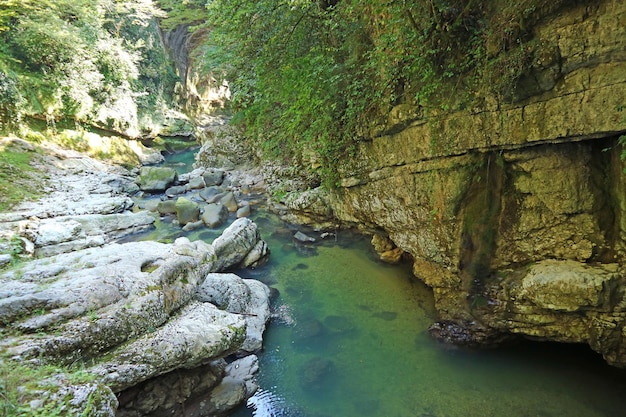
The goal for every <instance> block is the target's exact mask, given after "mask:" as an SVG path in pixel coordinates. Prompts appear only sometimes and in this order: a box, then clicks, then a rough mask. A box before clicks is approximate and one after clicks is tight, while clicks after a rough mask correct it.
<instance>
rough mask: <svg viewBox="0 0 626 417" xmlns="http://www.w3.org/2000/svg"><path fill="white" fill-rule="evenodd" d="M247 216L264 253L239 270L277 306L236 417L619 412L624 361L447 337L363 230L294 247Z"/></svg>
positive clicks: (402, 272)
mask: <svg viewBox="0 0 626 417" xmlns="http://www.w3.org/2000/svg"><path fill="white" fill-rule="evenodd" d="M192 162H193V152H192V151H189V152H184V153H180V154H176V155H173V156H170V157H169V159H168V161H166V163H165V164H166V165H167V164H170V165H171V164H173V165H174V166H177V167H178V169H179V170H180V172H188V171H190V170H191V168H190V166H191V163H192ZM231 216H232V215H231ZM251 218H252V220H254V221H255V222H256V223H257V225H258V226H259V229H260V232H261V237H262V238H263V239H264V240H265V241H266V242H267V243H268V245H269V247H270V250H271V255H270V260H269V262H268V263H267V264H266V265H264V266H262V267H259V268H257V269H254V270H241V271H235V272H236V273H238V274H239V275H240V276H241V277H242V278H253V279H257V280H260V281H262V282H264V283H266V284H267V285H269V286H271V287H273V288H275V289H277V290H278V292H279V296H278V297H277V298H276V300H274V308H275V309H279V310H280V311H281V312H282V313H283V314H282V315H281V317H282V318H277V319H276V318H275V319H273V320H272V321H271V322H270V324H269V327H268V330H267V331H266V333H265V339H264V349H263V351H262V352H260V353H259V354H258V355H259V360H260V372H259V375H258V382H259V385H260V389H259V391H258V392H257V394H256V395H255V396H254V397H252V399H251V400H250V401H249V403H248V406H247V407H246V406H242V407H241V408H240V409H238V410H237V411H235V412H234V413H233V414H232V415H231V416H232V417H250V416H256V417H269V416H294V417H295V416H298V417H304V416H306V417H357V416H358V417H363V416H376V417H600V416H602V417H619V416H626V373H625V371H622V370H618V369H615V368H612V367H609V366H608V365H606V364H605V363H604V361H603V360H602V358H601V357H600V356H599V355H597V354H595V353H594V352H592V351H591V350H590V349H588V348H587V347H584V346H574V345H557V344H548V343H531V342H527V343H521V344H518V345H515V346H511V347H507V348H501V349H497V350H483V351H474V350H465V349H458V348H454V347H450V346H443V345H441V344H439V343H437V342H436V341H434V340H433V339H431V338H430V336H429V335H428V332H427V328H428V326H429V325H430V324H431V323H432V322H433V321H434V320H435V312H434V307H433V297H432V293H431V292H430V291H429V289H428V288H427V287H426V286H425V285H424V284H422V283H421V282H419V281H418V280H416V279H415V278H414V277H413V276H412V274H411V271H410V267H409V266H408V265H404V266H391V265H387V264H383V263H381V262H379V261H378V260H377V258H376V256H375V253H374V252H373V250H372V249H371V246H370V244H369V242H368V241H367V239H366V238H365V237H361V236H359V235H356V234H353V233H350V232H347V231H340V232H339V233H338V234H337V235H336V236H333V237H331V238H328V239H325V240H320V239H318V241H317V242H316V243H314V244H312V245H310V246H301V245H296V244H295V243H294V241H293V239H292V235H293V233H294V232H295V230H296V228H295V227H292V226H290V225H287V224H284V223H282V222H281V221H280V220H279V219H278V218H277V217H276V216H275V215H273V214H271V213H268V212H266V211H264V210H263V209H262V207H260V206H254V208H253V215H252V216H251ZM231 220H232V219H231ZM222 230H223V229H220V230H209V229H201V230H199V231H195V232H191V233H186V232H183V231H182V230H181V229H180V228H179V227H178V226H173V225H171V224H170V223H168V222H167V221H165V220H164V221H158V222H157V228H156V230H154V231H152V232H150V233H147V234H144V235H142V236H139V237H138V239H152V240H168V241H171V240H172V239H175V238H176V237H179V236H183V235H185V236H188V237H189V238H190V239H192V240H195V239H204V240H206V241H207V242H212V241H213V239H214V238H215V237H217V236H218V235H219V234H220V233H221V232H222ZM300 230H303V231H304V232H305V233H310V235H311V236H315V237H316V238H318V237H319V236H318V234H315V233H313V232H309V231H306V230H304V229H300ZM291 320H293V322H290V321H291Z"/></svg>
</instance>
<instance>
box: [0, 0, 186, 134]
mask: <svg viewBox="0 0 626 417" xmlns="http://www.w3.org/2000/svg"><path fill="white" fill-rule="evenodd" d="M0 5H1V7H0V121H2V122H4V123H5V124H6V123H13V124H16V123H19V121H20V119H21V117H22V116H23V115H36V116H45V117H47V118H48V119H49V120H54V119H56V118H64V117H69V118H75V119H77V120H83V121H88V122H95V123H97V124H100V125H102V126H106V127H109V128H114V129H117V130H120V131H123V132H126V133H130V134H136V133H138V132H137V129H138V126H139V125H140V121H139V120H138V119H139V118H140V117H141V116H142V115H141V109H145V110H150V111H153V110H154V109H155V108H158V107H159V106H162V105H164V104H163V101H164V100H166V99H167V98H168V95H171V90H172V87H171V86H172V85H173V81H174V80H175V75H174V73H173V71H172V70H171V69H170V66H169V65H168V63H167V59H166V55H165V53H164V52H163V48H162V47H161V45H160V41H159V38H158V32H157V30H156V20H155V19H154V17H155V16H160V15H163V14H162V12H160V10H158V9H157V8H155V7H154V6H153V4H152V1H151V0H97V1H93V0H0Z"/></svg>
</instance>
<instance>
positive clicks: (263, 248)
mask: <svg viewBox="0 0 626 417" xmlns="http://www.w3.org/2000/svg"><path fill="white" fill-rule="evenodd" d="M269 254H270V249H269V248H268V246H267V243H265V241H264V240H259V241H258V242H257V244H256V245H254V247H253V248H252V249H251V250H250V252H248V254H247V255H246V257H245V258H244V259H243V261H242V264H243V266H245V267H246V268H256V267H257V266H260V265H262V264H263V263H265V261H266V260H267V257H268V256H269Z"/></svg>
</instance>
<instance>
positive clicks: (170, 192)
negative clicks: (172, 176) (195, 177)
mask: <svg viewBox="0 0 626 417" xmlns="http://www.w3.org/2000/svg"><path fill="white" fill-rule="evenodd" d="M187 191H188V190H187V187H185V186H184V185H175V186H173V187H170V188H168V189H167V190H165V195H166V196H168V197H170V198H171V197H176V196H177V195H181V194H185V193H186V192H187Z"/></svg>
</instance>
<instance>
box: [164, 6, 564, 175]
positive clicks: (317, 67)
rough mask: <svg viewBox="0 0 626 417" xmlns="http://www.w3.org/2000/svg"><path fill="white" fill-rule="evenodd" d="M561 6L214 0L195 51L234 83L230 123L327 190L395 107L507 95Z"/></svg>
mask: <svg viewBox="0 0 626 417" xmlns="http://www.w3.org/2000/svg"><path fill="white" fill-rule="evenodd" d="M564 3H565V2H564V0H557V1H547V0H522V1H513V0H492V1H489V2H478V1H475V0H393V1H387V0H384V1H383V0H367V1H359V2H350V1H345V0H344V1H340V0H319V1H302V0H289V1H280V0H247V1H246V0H239V1H232V0H212V1H209V2H208V3H207V12H208V20H207V23H206V24H205V25H204V26H202V25H200V24H196V30H200V28H202V27H205V28H210V29H211V32H210V34H209V36H208V38H209V40H208V42H206V43H205V44H203V45H201V46H199V47H198V48H197V49H198V51H197V52H198V54H200V55H201V56H202V60H203V62H204V63H205V65H206V67H207V68H210V69H211V70H212V71H214V73H215V74H225V77H226V78H227V79H228V80H229V81H230V82H231V88H232V90H233V97H234V100H233V106H234V110H235V111H236V115H235V118H234V122H235V123H238V124H239V125H240V126H242V127H243V128H244V131H245V132H246V134H247V135H248V136H249V137H250V139H251V141H252V143H260V144H261V145H262V151H263V153H264V154H265V156H268V157H278V158H283V159H285V160H289V161H293V160H295V161H296V162H300V164H301V165H302V166H306V167H313V169H314V170H316V171H317V172H318V173H319V174H320V175H321V176H322V178H323V179H324V180H325V181H326V183H327V184H328V185H333V184H334V183H335V182H336V180H337V167H338V166H339V165H340V164H342V163H345V162H346V161H347V160H350V156H351V152H352V151H353V149H354V145H355V144H356V143H358V142H359V141H360V140H366V139H368V138H371V137H372V136H374V135H376V134H381V133H383V132H384V131H385V129H386V126H385V125H386V123H387V118H388V115H389V112H390V110H391V109H392V108H393V107H394V106H396V105H399V104H407V105H409V106H410V108H413V109H418V110H419V113H420V114H421V115H426V116H432V115H434V114H437V113H439V112H441V111H451V110H456V109H462V108H465V107H467V106H468V105H470V104H471V100H473V99H474V98H476V96H477V95H479V94H477V93H480V94H483V95H484V94H490V95H495V96H496V97H498V98H499V99H501V100H511V99H514V98H515V94H514V92H515V89H516V86H517V83H518V81H519V80H520V78H521V77H522V76H523V75H524V74H525V73H527V72H528V70H529V68H530V67H531V65H532V63H533V58H534V54H535V50H536V48H537V45H535V43H534V42H533V39H532V27H533V25H534V24H536V23H537V22H538V21H539V20H540V19H541V18H543V17H545V16H546V15H548V14H550V13H553V12H555V11H557V10H558V9H559V8H560V7H562V5H563V4H564ZM570 4H571V2H570ZM176 13H177V10H174V9H172V11H171V13H170V19H172V18H173V17H172V15H175V14H176Z"/></svg>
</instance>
